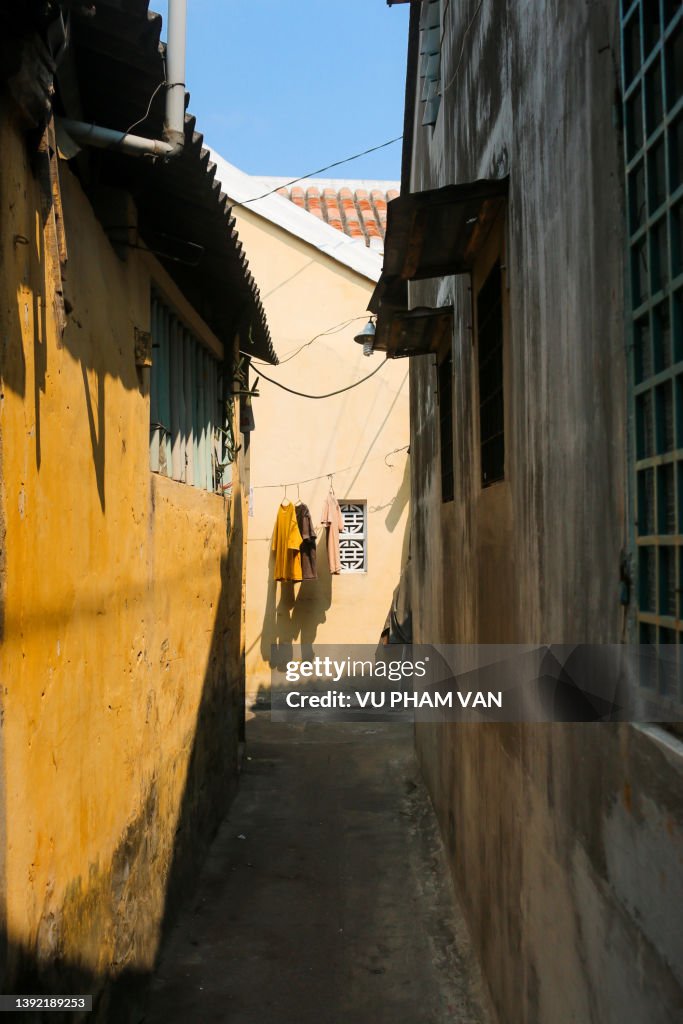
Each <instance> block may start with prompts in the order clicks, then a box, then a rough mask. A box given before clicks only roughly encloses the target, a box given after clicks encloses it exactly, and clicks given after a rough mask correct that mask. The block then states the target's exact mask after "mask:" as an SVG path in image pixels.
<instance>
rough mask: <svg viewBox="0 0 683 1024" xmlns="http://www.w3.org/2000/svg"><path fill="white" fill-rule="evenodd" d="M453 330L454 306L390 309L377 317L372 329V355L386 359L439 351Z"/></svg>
mask: <svg viewBox="0 0 683 1024" xmlns="http://www.w3.org/2000/svg"><path fill="white" fill-rule="evenodd" d="M452 331H453V307H452V306H440V307H439V308H438V309H431V308H430V307H427V306H418V307H417V308H416V309H404V310H393V311H392V312H391V313H390V314H388V315H386V316H384V315H382V316H379V317H378V318H377V325H376V328H375V345H374V351H375V352H386V354H387V359H401V358H403V357H404V356H415V355H429V353H430V352H431V353H434V352H438V351H439V349H440V348H441V347H442V345H443V344H444V342H445V341H446V340H447V339H448V338H449V337H450V336H451V333H452Z"/></svg>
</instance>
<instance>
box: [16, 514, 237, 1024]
mask: <svg viewBox="0 0 683 1024" xmlns="http://www.w3.org/2000/svg"><path fill="white" fill-rule="evenodd" d="M242 539H243V509H242V504H241V502H240V501H237V502H236V503H235V512H234V520H233V530H232V536H231V538H230V544H229V553H228V557H227V558H226V559H224V560H223V563H222V565H221V582H222V585H221V593H220V598H219V601H218V606H217V611H216V619H215V625H214V630H213V634H212V638H211V644H210V650H209V654H208V662H207V668H206V672H205V676H204V680H203V684H202V692H201V697H200V704H199V710H198V714H197V718H196V727H195V731H194V736H193V739H192V748H191V752H190V755H189V761H188V762H187V776H186V781H185V786H184V789H183V795H182V798H181V801H180V806H179V808H178V813H177V818H176V827H175V830H173V829H172V826H171V823H170V822H169V820H168V816H166V817H165V818H162V814H163V807H164V805H165V803H167V802H168V801H167V800H164V796H165V794H164V793H163V792H162V791H161V786H162V785H163V782H162V781H160V780H159V779H158V778H156V777H153V778H152V779H151V780H150V781H149V783H148V788H147V792H146V796H145V799H144V800H142V801H141V811H140V813H139V816H138V817H137V818H136V819H135V820H134V821H133V822H131V823H130V824H129V826H128V828H127V829H126V831H125V833H124V834H123V835H122V836H121V837H120V841H119V845H118V848H117V849H116V851H115V853H114V856H113V858H112V860H111V863H109V864H107V865H106V866H104V867H103V866H102V865H100V864H99V863H97V862H96V863H93V864H91V865H90V870H89V872H88V876H87V877H86V878H74V879H72V881H71V883H70V884H69V886H68V887H67V889H66V891H65V895H64V898H63V902H62V904H61V906H60V907H59V909H58V910H50V912H49V913H46V914H44V915H43V918H42V920H41V922H40V925H39V928H38V932H37V935H36V937H35V939H34V940H33V942H32V944H31V945H30V946H28V945H26V944H25V943H22V942H18V941H17V939H16V936H12V935H7V933H6V932H3V933H2V934H0V943H2V948H1V949H0V989H1V991H2V992H5V993H31V994H40V993H63V994H78V993H80V994H84V995H90V994H91V995H93V997H94V999H93V1008H94V1011H95V1012H93V1013H83V1014H79V1013H71V1012H70V1013H65V1014H62V1013H60V1012H56V1011H55V1012H52V1011H50V1012H45V1013H42V1014H41V1013H25V1014H24V1013H22V1020H23V1021H25V1022H26V1024H29V1022H41V1024H42V1022H43V1021H44V1022H46V1024H47V1022H50V1024H59V1022H60V1021H61V1022H62V1024H67V1022H68V1024H75V1022H78V1021H89V1022H91V1024H95V1022H98V1024H101V1022H106V1024H139V1022H140V1021H141V1020H142V1019H144V1005H145V998H146V992H147V986H148V984H149V981H150V980H151V977H152V973H151V970H141V969H137V968H135V967H130V966H126V965H130V964H136V963H137V964H140V963H144V961H145V960H146V959H147V958H148V957H149V951H150V949H154V948H155V947H157V946H158V944H159V940H161V942H162V943H163V941H164V939H165V938H166V936H167V935H168V932H169V930H170V929H171V928H172V926H173V924H174V920H175V916H176V913H177V910H178V908H179V905H180V903H181V901H182V900H183V899H186V898H187V895H188V893H189V892H191V890H192V885H193V883H194V881H195V879H196V877H197V873H198V871H199V868H200V866H201V864H202V863H203V861H204V858H205V856H206V853H207V850H208V847H209V845H210V843H211V841H212V839H213V837H214V835H215V833H216V831H217V829H218V826H219V825H220V823H221V821H222V820H223V818H224V816H225V814H226V812H227V810H228V807H229V805H230V803H231V801H232V798H233V795H234V792H235V789H236V785H237V776H238V753H239V737H240V734H241V727H242V722H243V713H244V676H243V671H242V655H241V608H240V593H241V590H240V588H239V587H236V586H235V580H240V579H241V558H242ZM167 753H168V755H169V761H172V758H173V757H175V761H176V763H175V765H174V764H168V763H167V773H166V778H170V777H171V776H172V775H174V774H175V773H176V772H178V773H181V772H183V770H184V766H185V758H184V756H183V750H182V749H178V750H175V751H169V752H167ZM0 768H2V769H3V776H4V765H2V766H0ZM121 771H122V772H123V771H125V766H123V765H122V766H121ZM38 810H39V809H38ZM75 811H76V812H77V811H78V808H76V809H75ZM0 889H4V877H3V878H2V879H0ZM160 889H161V893H160ZM157 894H159V897H160V899H161V905H160V904H159V902H158V900H155V895H157ZM160 921H161V924H160V923H159V922H160ZM105 943H106V944H107V946H108V947H109V948H108V949H107V954H108V955H107V956H106V958H105V957H103V956H102V949H103V946H104V944H105ZM112 947H113V948H112ZM74 949H75V950H78V955H77V956H74V955H73V953H72V952H71V951H73V950H74ZM79 961H80V962H79ZM92 964H97V965H98V966H97V968H91V967H89V966H86V965H92Z"/></svg>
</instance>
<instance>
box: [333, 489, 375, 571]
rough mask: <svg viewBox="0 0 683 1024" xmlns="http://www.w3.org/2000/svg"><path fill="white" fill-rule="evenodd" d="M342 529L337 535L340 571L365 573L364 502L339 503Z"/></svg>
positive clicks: (366, 554)
mask: <svg viewBox="0 0 683 1024" xmlns="http://www.w3.org/2000/svg"><path fill="white" fill-rule="evenodd" d="M339 507H340V508H341V513H342V517H343V519H344V529H343V530H342V532H341V533H340V534H339V560H340V562H341V571H342V572H343V573H347V572H367V569H368V506H367V502H365V501H340V502H339Z"/></svg>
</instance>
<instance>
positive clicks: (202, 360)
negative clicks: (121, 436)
mask: <svg viewBox="0 0 683 1024" xmlns="http://www.w3.org/2000/svg"><path fill="white" fill-rule="evenodd" d="M151 321H152V373H151V387H150V442H149V465H150V469H151V470H152V471H153V472H154V473H160V474H162V476H168V477H171V478H172V479H173V480H178V481H181V482H182V483H186V484H191V485H192V486H193V487H198V488H201V489H202V490H206V491H215V490H218V489H219V488H220V486H221V477H222V469H223V465H224V464H225V462H227V461H228V460H227V458H225V454H224V439H225V433H224V428H225V416H226V411H225V409H226V407H225V403H223V402H221V388H220V380H221V366H220V363H219V361H218V360H217V359H216V357H215V356H214V355H213V353H212V352H210V351H209V350H208V349H207V348H206V347H205V346H204V345H203V344H202V343H201V342H200V341H199V339H198V338H197V337H196V336H195V335H194V334H193V333H192V331H190V330H189V329H188V328H187V327H186V326H185V324H184V323H183V321H182V320H181V319H180V317H178V316H177V315H176V313H175V312H174V310H173V309H171V308H170V307H169V306H168V305H167V304H166V303H165V302H164V301H163V300H162V299H161V298H160V297H159V296H158V295H157V294H155V293H153V294H152V317H151Z"/></svg>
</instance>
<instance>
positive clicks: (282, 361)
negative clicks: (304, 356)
mask: <svg viewBox="0 0 683 1024" xmlns="http://www.w3.org/2000/svg"><path fill="white" fill-rule="evenodd" d="M369 316H370V314H369V313H363V314H362V315H361V316H352V317H351V318H350V319H349V320H344V321H343V323H340V324H335V325H334V327H328V328H327V330H326V331H321V332H320V334H316V335H314V336H313V337H312V338H311V339H310V341H306V342H304V344H303V345H300V346H299V348H297V349H295V351H294V352H290V353H288V355H286V356H285V357H284V358H283V359H280V360H279V362H278V364H277V365H278V366H284V364H285V363H288V362H289V361H290V359H294V356H298V355H299V352H303V350H304V349H305V348H308V346H309V345H312V344H313V342H314V341H317V340H318V338H326V337H328V335H330V334H338V333H339V331H343V330H344V328H345V327H349V326H350V325H351V324H352V323H355V322H356V321H357V320H367V319H368V318H369ZM246 354H247V353H246V352H243V353H242V355H246ZM251 362H252V363H253V364H254V366H270V365H271V364H270V363H266V362H265V361H264V360H263V359H253V358H252V360H251Z"/></svg>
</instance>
